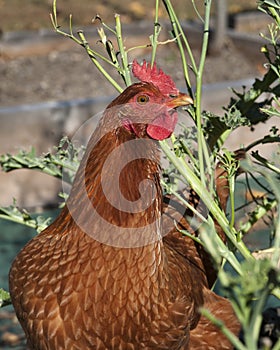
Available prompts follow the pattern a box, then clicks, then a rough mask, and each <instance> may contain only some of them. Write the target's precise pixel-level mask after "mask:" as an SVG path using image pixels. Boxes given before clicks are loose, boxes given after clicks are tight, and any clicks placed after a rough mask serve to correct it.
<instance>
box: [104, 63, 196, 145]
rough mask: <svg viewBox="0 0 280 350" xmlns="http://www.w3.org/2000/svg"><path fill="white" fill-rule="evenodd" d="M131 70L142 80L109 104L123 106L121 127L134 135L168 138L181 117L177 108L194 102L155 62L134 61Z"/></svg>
mask: <svg viewBox="0 0 280 350" xmlns="http://www.w3.org/2000/svg"><path fill="white" fill-rule="evenodd" d="M132 72H133V75H134V76H135V77H136V78H138V79H139V80H140V81H141V82H139V83H135V84H132V85H131V86H129V87H128V88H127V89H126V90H124V91H123V93H122V94H121V95H120V96H119V97H118V98H117V99H116V100H114V101H113V103H112V104H111V105H109V106H108V107H112V106H114V105H118V106H122V107H121V108H119V113H118V115H119V117H120V118H121V123H122V126H123V127H124V128H125V129H126V130H128V131H129V132H130V133H132V134H134V136H135V137H138V138H145V137H149V138H151V139H154V140H164V139H166V138H168V137H169V136H170V135H171V134H172V133H173V131H174V129H175V126H176V123H177V120H178V114H177V111H176V108H177V107H180V106H187V105H189V104H191V103H193V101H192V98H191V97H190V96H188V95H186V94H184V93H181V92H179V90H178V89H177V88H176V86H175V83H174V82H173V80H172V79H171V77H170V76H168V75H166V74H165V73H164V72H163V71H162V70H158V69H157V67H156V65H155V64H154V66H153V67H151V65H150V64H147V63H146V62H145V61H144V63H143V65H140V64H138V63H137V62H136V61H134V62H133V65H132Z"/></svg>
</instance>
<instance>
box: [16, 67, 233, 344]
mask: <svg viewBox="0 0 280 350" xmlns="http://www.w3.org/2000/svg"><path fill="white" fill-rule="evenodd" d="M133 73H134V75H135V76H136V77H137V78H138V79H139V80H140V81H141V82H140V83H135V84H133V85H131V86H130V87H128V88H127V89H126V90H125V91H124V92H123V93H122V94H121V95H120V96H118V97H117V98H116V99H115V100H114V101H113V102H112V103H111V104H110V105H109V106H108V107H107V109H106V110H105V112H104V115H103V117H102V119H101V121H100V123H99V125H98V127H97V129H96V130H95V132H94V133H93V135H92V137H91V139H90V141H89V143H88V146H87V150H86V152H85V155H84V157H83V160H82V162H81V164H80V167H79V170H78V172H77V175H76V177H75V181H74V184H73V187H72V190H71V193H70V196H69V199H68V201H67V204H66V206H65V208H64V209H63V210H62V212H61V214H60V215H59V216H58V218H57V219H56V220H55V221H54V222H53V223H52V224H51V225H50V226H49V227H48V228H47V229H46V230H44V231H43V232H41V233H40V234H39V235H37V236H36V237H35V238H33V239H32V240H31V241H30V242H29V243H28V244H27V245H26V246H25V247H24V248H23V249H22V250H21V252H20V253H19V254H18V255H17V257H16V258H15V260H14V262H13V265H12V268H11V271H10V292H11V297H12V301H13V304H14V307H15V310H16V314H17V316H18V319H19V321H20V323H21V325H22V327H23V329H24V331H25V333H26V337H27V341H28V345H29V347H30V349H34V350H47V349H48V350H74V349H75V350H78V349H80V350H87V349H120V350H122V349H199V350H203V349H232V348H233V347H232V346H231V345H230V343H229V342H228V341H227V339H226V338H225V337H224V336H222V334H220V333H219V330H218V329H216V328H215V326H213V325H212V324H211V323H210V322H208V321H207V320H206V319H204V318H203V317H201V315H200V313H199V308H200V307H201V306H205V307H207V308H208V309H210V311H211V312H212V313H213V314H214V315H216V317H218V318H220V319H221V320H222V321H223V322H224V323H225V324H226V325H227V326H228V328H229V329H231V330H232V331H233V332H234V333H235V334H237V333H238V331H239V324H238V322H237V320H236V317H235V315H234V313H233V311H232V308H231V306H230V303H229V302H228V301H227V300H226V299H224V298H222V297H219V296H217V295H216V294H214V293H213V292H212V291H210V289H209V284H208V279H209V280H210V281H212V279H213V276H212V277H211V276H210V277H209V272H208V271H207V266H206V265H207V264H208V263H210V259H208V257H207V255H206V254H205V252H203V251H202V249H201V247H199V246H197V244H196V243H195V242H194V241H193V240H192V239H190V238H188V237H183V236H182V235H181V234H180V233H179V232H178V231H177V230H176V229H175V228H174V223H173V219H174V218H176V219H177V222H178V221H179V225H180V226H181V227H182V228H183V229H189V230H190V229H191V228H190V226H189V225H188V222H187V221H186V220H185V219H184V217H183V216H182V215H181V214H180V213H179V211H178V210H176V209H175V206H176V205H175V206H174V208H173V209H172V208H171V206H170V205H169V206H168V209H164V204H163V198H162V191H161V186H160V167H159V162H160V159H159V158H160V153H159V147H158V142H157V141H158V140H163V139H166V138H168V137H169V136H170V135H171V133H172V132H173V131H174V128H175V125H176V122H177V113H176V111H175V108H176V107H179V106H183V105H188V104H190V103H192V100H191V98H190V97H189V96H187V95H185V94H182V93H180V92H179V91H178V90H177V89H176V87H175V84H174V83H173V81H172V80H171V78H170V77H169V76H167V75H165V74H164V73H163V72H162V71H161V70H159V71H158V70H157V69H156V67H155V66H154V67H153V68H151V66H150V65H147V64H146V63H145V62H144V64H143V65H142V66H141V65H139V64H137V62H134V63H133ZM163 214H164V215H163ZM178 216H179V219H178ZM210 270H211V266H210V268H209V271H210ZM207 274H208V276H207Z"/></svg>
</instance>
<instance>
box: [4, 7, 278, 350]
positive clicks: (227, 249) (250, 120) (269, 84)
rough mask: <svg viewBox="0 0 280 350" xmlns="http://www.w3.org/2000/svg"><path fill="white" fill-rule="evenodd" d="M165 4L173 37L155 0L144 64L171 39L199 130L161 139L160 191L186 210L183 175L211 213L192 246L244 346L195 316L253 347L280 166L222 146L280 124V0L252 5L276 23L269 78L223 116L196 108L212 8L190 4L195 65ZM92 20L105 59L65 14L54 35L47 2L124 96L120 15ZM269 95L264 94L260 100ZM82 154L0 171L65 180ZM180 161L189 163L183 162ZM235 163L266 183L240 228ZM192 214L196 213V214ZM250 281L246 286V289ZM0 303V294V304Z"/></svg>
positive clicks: (60, 150) (271, 267) (13, 215)
mask: <svg viewBox="0 0 280 350" xmlns="http://www.w3.org/2000/svg"><path fill="white" fill-rule="evenodd" d="M162 3H163V5H164V7H165V9H166V12H167V14H168V16H169V18H170V23H171V26H172V32H171V34H172V36H171V38H170V40H167V41H165V42H160V41H159V38H160V32H161V25H160V23H159V6H160V1H159V0H156V4H155V19H154V29H153V33H152V34H151V36H150V37H149V43H148V44H145V45H143V47H150V48H151V63H152V64H153V63H154V61H155V59H156V55H157V47H158V45H162V44H164V45H168V43H169V42H170V41H172V42H176V44H177V47H178V51H179V53H180V57H181V62H182V71H183V73H184V77H185V82H186V89H187V90H188V92H189V94H190V95H191V96H192V97H193V99H194V106H193V107H192V108H189V109H188V113H189V115H190V117H191V118H192V120H193V122H194V125H195V127H196V131H197V133H196V136H194V133H192V140H193V141H195V142H196V144H197V148H196V150H195V151H194V150H193V148H192V143H191V142H188V141H189V140H190V138H189V136H190V135H189V134H188V132H189V130H188V129H187V128H185V129H184V132H183V134H182V135H179V136H178V137H175V136H173V137H172V138H171V140H170V141H168V142H167V141H162V142H161V147H162V150H163V152H164V153H165V156H166V157H167V158H168V159H169V161H170V163H171V166H170V168H169V170H168V171H167V172H166V173H165V174H164V175H165V176H164V179H165V180H166V181H164V182H163V186H164V187H165V189H166V191H168V192H169V193H173V194H175V195H176V197H177V198H178V199H179V200H181V202H182V204H183V205H186V206H188V205H189V204H188V203H186V202H185V201H184V198H182V197H181V195H180V193H179V192H177V189H176V180H177V178H178V177H180V178H181V179H183V182H185V183H187V184H188V185H189V186H190V188H191V189H192V190H194V191H195V192H196V193H197V194H198V195H199V197H200V198H201V199H202V201H203V202H204V204H205V205H206V207H207V208H208V210H209V213H210V215H209V216H208V217H206V218H204V217H202V218H201V219H202V222H203V225H202V226H201V227H200V232H199V233H200V234H199V236H198V237H197V238H196V240H197V242H199V243H200V244H202V245H203V246H204V247H205V249H207V250H208V252H209V253H210V254H211V256H212V258H213V261H214V263H215V264H216V266H217V268H218V269H219V282H220V284H221V289H222V290H223V291H224V293H226V294H227V296H228V297H229V299H230V300H231V302H232V304H233V307H234V310H235V312H236V315H237V317H238V318H239V320H240V322H241V324H242V327H243V340H242V341H241V340H239V339H237V338H236V337H235V336H234V335H233V334H231V333H230V331H229V330H228V329H226V327H225V326H224V325H223V324H221V322H220V320H217V319H215V318H214V317H213V316H212V315H211V314H209V312H208V311H207V310H202V313H203V314H204V315H205V316H206V317H208V318H209V319H210V320H212V322H214V323H215V324H216V325H217V326H218V327H220V329H221V330H222V331H223V332H224V333H225V335H226V336H227V337H228V338H229V339H230V340H231V342H232V343H233V344H234V346H235V348H236V349H239V350H244V349H250V350H255V349H258V346H259V344H258V338H259V333H260V329H261V321H262V312H263V310H264V307H265V304H266V301H267V299H268V296H269V295H271V294H274V295H275V296H277V297H278V298H279V297H280V289H279V282H280V281H279V279H280V277H279V270H278V263H279V257H280V254H279V251H280V216H279V211H278V212H277V209H278V208H279V202H280V189H279V176H280V167H279V164H278V163H277V158H275V159H273V158H271V159H267V158H266V157H264V156H262V155H261V154H260V153H259V152H258V151H253V152H251V157H250V158H249V157H248V158H247V159H245V160H243V161H240V162H239V161H238V160H237V159H236V157H235V155H234V153H232V152H231V151H230V150H228V149H227V148H226V147H225V146H224V143H225V141H226V139H227V138H228V136H229V135H230V134H231V132H232V131H233V130H235V129H237V128H239V127H240V126H244V125H247V126H252V127H253V126H254V125H255V124H257V123H259V122H263V121H265V120H267V119H268V118H270V117H271V116H272V115H273V116H278V117H279V107H280V105H279V101H278V96H279V92H280V84H279V78H280V52H279V50H280V49H279V33H280V15H279V9H280V4H279V1H278V0H263V1H259V3H258V4H259V9H260V10H261V11H264V12H266V13H267V14H268V15H270V16H271V17H272V19H273V21H274V24H272V25H271V26H269V35H270V36H269V37H265V38H266V40H267V45H265V46H264V47H263V48H262V51H263V53H264V55H265V57H266V59H267V72H266V73H265V74H264V76H263V78H261V79H256V80H255V82H254V83H253V85H252V86H251V87H250V88H249V89H245V88H244V90H243V91H242V92H237V91H233V93H234V97H233V98H232V99H231V101H230V102H229V104H228V106H226V107H225V108H224V115H222V116H217V115H214V114H213V113H211V112H210V111H202V105H201V99H202V83H203V71H204V66H205V60H206V54H207V48H208V41H209V31H210V14H211V5H212V1H211V0H205V2H204V14H203V15H201V14H199V13H198V11H197V9H196V7H195V5H196V4H195V1H192V3H193V6H194V8H195V10H196V12H197V13H198V17H199V18H200V19H201V21H202V23H203V34H202V35H203V40H202V47H201V55H200V58H199V61H198V62H196V60H195V58H194V55H193V51H192V49H191V47H190V45H189V41H188V37H187V35H186V34H185V32H184V31H183V29H182V26H181V24H180V22H179V19H178V16H177V15H176V12H175V10H174V7H173V5H172V3H171V1H169V0H163V1H162ZM95 20H96V21H99V22H100V29H99V30H98V33H99V36H100V42H101V44H102V47H103V49H104V54H100V53H99V52H98V51H97V50H95V49H94V48H92V47H91V46H90V45H89V43H88V41H87V39H86V37H85V34H84V33H83V31H78V32H77V33H75V34H74V32H73V24H72V16H70V21H69V32H66V31H64V30H62V29H61V28H60V26H59V23H58V17H57V10H56V0H54V1H53V12H52V14H51V21H52V24H53V26H54V29H55V30H56V32H57V33H59V34H61V35H63V36H65V37H67V38H70V39H71V40H73V41H75V42H76V43H77V44H78V45H81V46H82V47H83V48H84V49H85V51H86V53H87V55H88V56H89V57H90V59H91V60H92V62H93V63H94V65H95V66H96V68H97V69H98V70H99V71H100V72H101V73H102V74H103V76H104V78H105V79H107V80H108V81H109V82H110V83H111V84H112V85H113V86H114V87H115V89H116V90H117V91H118V92H121V91H122V90H123V86H128V85H130V84H131V76H130V67H129V55H130V54H131V52H133V49H135V48H126V47H125V46H124V43H123V39H122V27H121V20H120V16H119V15H116V16H115V27H110V26H108V25H107V24H106V23H104V22H103V21H102V19H101V18H100V17H99V16H97V17H96V18H95ZM108 33H109V35H110V36H113V37H114V38H115V43H113V42H112V41H111V40H110V39H109V35H108ZM107 67H113V68H114V69H115V70H116V72H117V73H118V74H119V76H120V82H118V81H117V80H115V79H114V78H113V77H112V76H111V75H110V74H109V72H108V70H107ZM191 74H192V75H194V77H195V82H196V84H195V86H196V89H195V90H194V89H193V87H192V86H191V83H190V81H191V79H190V75H191ZM268 93H269V96H268V95H267V94H268ZM279 141H280V135H279V130H278V129H277V127H276V126H275V127H273V128H272V130H271V133H270V134H269V135H265V136H263V137H262V138H261V139H258V140H256V141H255V142H253V143H252V144H250V145H247V146H246V147H245V148H244V150H243V151H244V153H247V154H249V153H250V151H251V150H252V149H253V148H255V147H257V146H259V145H260V144H265V143H271V144H274V145H276V147H279ZM81 152H82V150H81V149H76V148H75V147H74V146H73V145H72V144H71V142H70V141H69V140H68V139H66V138H63V139H62V140H61V142H60V144H59V146H58V147H57V148H55V152H54V153H53V154H50V153H48V154H45V155H43V156H40V157H38V156H37V155H36V154H35V151H34V150H31V151H30V152H25V151H20V152H19V153H18V154H17V155H10V154H8V155H3V156H1V158H0V164H1V166H2V169H3V170H4V171H12V170H15V169H19V168H28V169H33V170H38V171H41V172H44V173H47V174H50V175H51V176H54V177H57V178H62V172H63V171H65V174H66V179H67V181H69V182H70V183H71V181H72V179H73V176H74V174H75V171H76V169H77V166H78V163H79V155H80V153H81ZM276 152H277V149H276ZM186 157H188V158H187V159H188V160H187V161H186ZM278 157H279V149H278ZM217 162H220V165H221V167H222V168H223V169H224V175H223V176H224V177H225V178H226V179H227V180H228V186H229V194H230V195H229V197H230V200H229V202H230V203H229V208H230V210H229V213H226V212H224V211H223V210H222V209H221V206H220V203H219V200H218V196H217V190H216V188H215V167H216V164H217ZM240 166H241V167H242V169H243V171H245V172H246V176H247V178H248V179H249V178H250V180H251V181H252V182H255V183H259V182H260V181H259V179H260V178H262V179H265V180H266V187H265V190H264V194H263V196H262V198H255V197H254V195H253V196H252V198H253V200H252V201H251V202H250V203H246V205H247V204H250V205H251V206H252V205H253V209H251V211H250V213H249V214H248V216H247V218H246V219H245V221H244V222H242V223H240V224H239V223H238V222H237V219H236V203H235V202H236V198H235V184H236V177H237V175H238V172H239V169H240ZM65 174H64V175H65ZM64 179H65V176H64ZM248 183H249V182H248ZM248 188H249V191H250V185H248ZM192 210H193V211H194V212H196V209H195V208H192ZM278 210H279V209H278ZM196 214H197V215H199V213H197V212H196ZM268 214H269V215H270V217H271V223H272V224H271V227H270V229H271V237H272V239H271V247H270V249H269V254H270V255H269V256H270V258H269V259H264V260H260V259H258V257H260V256H262V255H261V254H260V252H258V254H254V256H253V255H252V254H251V252H250V251H249V249H248V247H247V246H246V244H245V243H244V241H243V240H242V238H243V236H244V235H246V234H247V233H248V232H249V230H251V229H252V227H253V226H254V225H255V224H256V223H257V222H259V220H261V219H262V218H263V217H265V216H267V215H268ZM0 217H1V218H6V219H8V220H13V221H16V222H21V223H23V224H25V225H28V226H31V227H34V228H35V229H37V230H41V229H43V228H44V226H45V225H47V223H48V222H47V221H44V220H42V219H40V222H38V221H37V222H36V221H34V219H32V217H31V216H30V214H28V213H27V212H25V211H24V210H19V209H18V208H16V206H15V205H14V206H11V207H9V208H0ZM214 221H215V222H217V223H218V224H219V225H220V227H221V228H222V229H223V231H224V232H225V234H226V237H227V243H228V244H227V245H226V244H225V243H224V242H223V241H222V240H221V238H220V237H219V235H218V234H217V232H216V228H215V224H214ZM238 224H239V225H238ZM182 234H188V232H182ZM261 253H264V255H265V256H266V253H268V252H266V251H263V252H261ZM255 257H257V259H256V258H255ZM225 266H230V268H231V271H230V272H228V270H227V269H226V268H225ZM232 270H233V272H232ZM248 279H249V280H250V282H252V283H250V284H249V283H248ZM1 295H3V294H0V300H1ZM4 297H5V298H6V299H5V300H6V303H7V302H8V297H7V294H4ZM4 297H2V298H3V300H4ZM0 304H1V303H0ZM277 349H280V342H279V341H278V343H277V344H275V345H274V347H273V350H277Z"/></svg>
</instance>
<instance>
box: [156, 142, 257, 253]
mask: <svg viewBox="0 0 280 350" xmlns="http://www.w3.org/2000/svg"><path fill="white" fill-rule="evenodd" d="M160 144H161V147H162V149H163V151H164V153H165V155H166V156H167V158H168V159H169V160H170V161H171V162H172V163H173V165H174V166H175V167H176V168H177V169H178V171H179V172H180V173H181V175H182V176H183V177H184V179H185V180H187V181H188V182H189V184H190V186H191V188H193V190H194V191H195V192H196V193H197V194H198V196H199V197H200V198H201V200H202V201H203V202H204V204H205V205H206V207H207V208H208V210H209V211H210V212H211V214H212V215H213V217H214V218H215V219H216V220H217V222H218V223H219V225H220V226H221V228H222V229H223V231H224V232H225V234H226V236H227V238H228V240H229V241H230V242H231V243H232V244H233V246H234V247H235V248H236V249H237V250H238V251H239V252H240V253H241V255H242V256H243V257H244V258H245V259H248V260H249V259H253V257H252V256H251V254H250V252H249V250H248V248H247V247H246V245H245V244H244V243H243V242H242V241H237V239H236V234H237V233H236V232H235V229H232V230H230V226H229V222H228V220H227V218H226V216H225V214H224V212H223V211H222V210H221V209H220V208H219V206H218V204H217V203H216V202H215V201H214V199H213V197H212V195H211V193H209V191H208V190H207V188H206V187H205V186H204V185H203V184H202V182H201V181H200V180H199V178H198V177H197V176H196V175H195V174H194V172H193V171H192V169H191V168H190V167H189V165H188V164H187V163H186V162H185V161H184V160H183V159H182V158H178V157H176V155H175V154H174V153H173V152H172V150H171V149H170V148H169V146H168V144H167V143H166V141H161V142H160Z"/></svg>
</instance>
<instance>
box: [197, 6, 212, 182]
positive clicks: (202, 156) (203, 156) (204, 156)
mask: <svg viewBox="0 0 280 350" xmlns="http://www.w3.org/2000/svg"><path fill="white" fill-rule="evenodd" d="M210 12H211V0H207V1H205V20H204V32H203V41H202V48H201V55H200V62H199V68H198V71H197V74H196V99H195V115H196V126H197V141H198V160H199V167H200V177H201V181H202V184H203V185H205V184H206V176H205V166H204V164H205V161H206V164H207V168H208V174H211V166H210V162H209V152H208V149H207V145H206V141H205V138H204V134H203V130H202V117H201V102H202V101H201V97H202V83H203V80H202V77H203V71H204V66H205V60H206V54H207V48H208V41H209V31H210Z"/></svg>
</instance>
